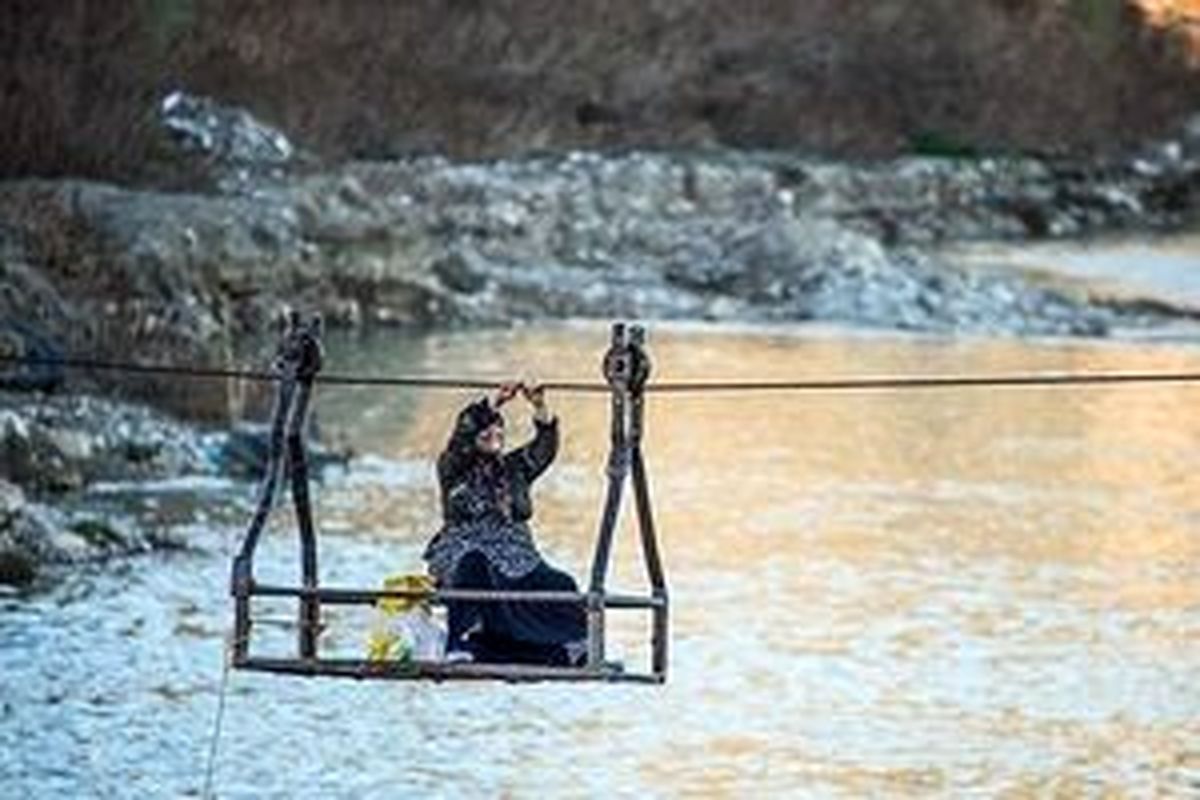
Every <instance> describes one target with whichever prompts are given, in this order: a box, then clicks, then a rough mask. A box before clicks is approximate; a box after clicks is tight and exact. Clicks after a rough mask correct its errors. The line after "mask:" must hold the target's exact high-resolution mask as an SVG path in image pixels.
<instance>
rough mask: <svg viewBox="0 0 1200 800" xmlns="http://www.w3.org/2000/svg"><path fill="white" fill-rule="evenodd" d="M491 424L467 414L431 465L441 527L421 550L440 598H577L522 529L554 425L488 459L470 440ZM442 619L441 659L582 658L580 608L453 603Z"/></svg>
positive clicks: (475, 407)
mask: <svg viewBox="0 0 1200 800" xmlns="http://www.w3.org/2000/svg"><path fill="white" fill-rule="evenodd" d="M498 418H499V414H498V413H497V412H496V411H495V409H493V408H492V407H491V405H490V404H489V403H488V402H487V401H486V400H481V401H479V402H476V403H473V404H471V405H469V406H467V407H466V408H465V409H463V411H462V412H461V413H460V414H459V415H458V421H457V423H456V424H455V427H454V432H453V434H452V435H451V437H450V442H449V444H447V446H446V449H445V450H444V451H443V452H442V454H441V456H440V457H439V458H438V484H439V487H440V489H441V496H442V518H443V526H442V529H441V530H440V531H438V533H437V535H436V536H434V537H433V539H432V541H430V543H429V545H428V547H427V548H426V549H425V560H426V562H427V563H428V564H429V571H430V572H431V573H432V574H433V576H434V577H435V578H436V579H437V581H438V585H439V586H443V587H446V588H455V589H493V590H506V591H507V590H514V591H517V590H519V591H572V592H573V591H576V590H577V587H576V584H575V580H574V579H573V578H572V577H571V576H570V575H568V574H566V573H565V572H562V571H560V570H557V569H555V568H553V567H551V566H550V565H549V564H547V563H546V562H545V561H544V560H543V559H542V557H541V554H540V553H538V550H537V547H536V546H535V545H534V542H533V535H532V534H531V532H530V530H529V524H528V522H529V518H530V517H531V516H532V515H533V503H532V501H531V499H530V496H529V489H530V486H531V485H532V483H533V482H534V481H535V480H536V479H537V478H538V476H540V475H541V474H542V473H543V472H545V471H546V468H547V467H549V466H550V464H551V462H552V461H554V457H555V455H556V454H557V453H558V423H557V421H550V422H542V421H537V422H535V424H536V426H537V433H536V435H535V436H534V438H533V440H532V441H530V442H529V443H528V444H526V445H525V446H523V447H521V448H518V449H516V450H513V451H511V452H509V453H506V454H504V455H488V454H485V453H483V452H481V451H480V450H479V449H478V448H477V447H476V444H475V443H476V439H477V437H478V436H479V434H480V432H482V431H483V430H485V429H486V428H487V427H488V426H489V425H491V424H492V423H493V422H495V421H496V420H497V419H498ZM448 611H449V631H448V634H449V635H448V642H447V649H448V650H460V651H463V650H465V651H467V652H469V653H471V654H472V655H473V656H474V658H475V660H476V661H485V662H493V663H496V662H502V663H537V664H555V665H565V664H575V663H578V662H579V661H580V660H581V659H582V658H583V656H584V653H585V652H586V646H585V637H586V631H587V627H586V621H585V618H584V614H583V609H582V608H581V607H579V606H575V605H570V604H564V603H538V602H500V603H474V602H452V603H449V604H448Z"/></svg>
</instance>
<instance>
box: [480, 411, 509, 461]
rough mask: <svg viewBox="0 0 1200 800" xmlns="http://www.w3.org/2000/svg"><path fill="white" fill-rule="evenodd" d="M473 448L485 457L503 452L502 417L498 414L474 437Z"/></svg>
mask: <svg viewBox="0 0 1200 800" xmlns="http://www.w3.org/2000/svg"><path fill="white" fill-rule="evenodd" d="M475 447H476V449H478V450H479V451H480V452H482V453H485V454H487V455H493V456H494V455H500V453H501V452H502V451H503V450H504V417H501V416H500V415H499V414H497V415H496V417H495V418H494V419H493V420H492V421H491V423H490V424H489V425H488V426H487V427H485V428H484V429H483V430H481V431H480V432H479V435H478V436H476V437H475Z"/></svg>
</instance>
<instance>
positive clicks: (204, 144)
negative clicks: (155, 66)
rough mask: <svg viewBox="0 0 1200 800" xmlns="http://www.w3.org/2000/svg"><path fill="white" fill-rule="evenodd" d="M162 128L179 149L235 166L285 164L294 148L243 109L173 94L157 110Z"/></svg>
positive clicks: (293, 152) (210, 99)
mask: <svg viewBox="0 0 1200 800" xmlns="http://www.w3.org/2000/svg"><path fill="white" fill-rule="evenodd" d="M159 117H160V119H161V121H162V124H163V127H164V128H166V129H167V130H168V131H169V132H170V133H171V135H172V136H173V137H174V138H175V140H176V141H178V142H179V143H180V144H181V146H183V147H184V148H186V149H187V150H189V151H192V152H198V153H202V154H204V155H206V156H210V157H212V158H215V159H219V160H222V161H225V162H228V163H231V164H235V165H264V164H285V163H287V162H288V161H290V160H291V159H292V157H293V156H294V155H295V148H294V147H293V146H292V143H291V142H290V141H289V140H288V138H287V136H285V135H284V134H283V133H281V132H280V131H278V130H276V129H275V128H272V127H271V126H269V125H266V124H264V123H262V122H260V121H259V120H257V119H255V118H254V117H253V116H252V115H251V114H250V112H249V111H247V110H245V109H244V108H237V107H235V106H229V105H225V104H223V103H219V102H217V101H216V100H213V99H212V98H208V97H202V96H199V95H194V94H191V93H188V92H184V91H175V92H171V93H170V94H168V95H167V96H166V97H164V98H163V100H162V103H161V105H160V106H159Z"/></svg>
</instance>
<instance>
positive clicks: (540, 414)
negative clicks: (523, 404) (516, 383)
mask: <svg viewBox="0 0 1200 800" xmlns="http://www.w3.org/2000/svg"><path fill="white" fill-rule="evenodd" d="M521 394H522V395H523V396H524V397H525V399H526V400H527V401H529V405H531V406H533V416H534V419H538V420H541V421H542V422H549V421H550V409H549V408H548V407H547V406H546V387H545V386H542V385H541V384H539V383H526V384H522V386H521Z"/></svg>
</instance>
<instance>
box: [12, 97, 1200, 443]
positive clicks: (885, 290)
mask: <svg viewBox="0 0 1200 800" xmlns="http://www.w3.org/2000/svg"><path fill="white" fill-rule="evenodd" d="M258 140H261V141H267V142H268V143H271V144H273V145H275V146H274V147H273V149H272V154H273V160H271V161H270V162H269V163H267V164H266V165H265V166H264V165H263V164H261V163H260V164H251V165H250V166H246V162H245V160H244V159H243V161H242V162H241V164H242V165H241V166H237V165H232V166H231V165H225V164H221V163H220V162H219V159H215V160H214V161H213V162H212V163H213V165H214V170H213V173H212V174H213V180H212V181H211V183H210V184H208V187H209V188H207V189H205V190H196V191H191V192H162V191H151V190H144V189H134V188H126V187H119V186H113V185H105V184H98V183H90V182H83V181H54V182H50V181H38V180H26V181H14V182H8V183H4V184H2V185H0V220H3V224H2V225H0V285H3V286H4V290H3V291H2V292H0V313H2V314H3V319H4V321H5V323H6V330H5V331H4V334H5V338H6V339H7V340H8V344H7V347H8V349H9V350H10V351H16V352H28V351H30V350H33V349H36V348H37V347H43V348H49V349H51V350H58V351H66V352H73V353H89V354H106V355H111V354H114V353H116V354H121V355H123V356H130V357H133V358H135V359H138V360H142V361H147V362H153V361H165V362H172V363H194V364H202V365H212V364H226V363H228V362H229V361H230V360H231V359H232V358H233V357H234V354H235V352H236V350H237V349H238V348H237V346H236V345H237V343H238V342H241V341H243V340H244V339H245V338H246V337H247V336H248V335H251V334H260V333H261V332H263V331H264V330H265V329H267V327H268V320H269V319H270V317H271V316H272V315H273V314H274V313H275V312H276V310H277V309H278V308H279V307H280V305H281V304H285V303H290V304H299V305H303V306H308V307H313V308H316V309H318V310H320V311H322V312H324V313H325V315H326V317H327V318H328V320H329V321H330V322H331V324H334V325H365V324H377V325H413V326H428V325H477V324H505V323H509V322H511V321H513V320H520V319H534V318H546V317H551V318H554V317H613V316H633V317H642V318H666V319H680V318H689V319H693V318H700V319H708V320H735V321H770V322H788V321H797V320H829V321H836V322H843V323H849V324H861V325H872V326H882V327H892V328H901V329H907V330H929V331H966V332H984V333H1000V334H1013V335H1023V334H1052V335H1059V334H1061V335H1077V334H1082V335H1103V334H1105V333H1106V332H1107V331H1109V330H1111V329H1113V328H1114V327H1120V326H1128V325H1134V326H1137V325H1145V324H1155V323H1156V322H1158V321H1161V319H1162V318H1163V314H1164V313H1167V312H1169V310H1163V309H1159V310H1158V311H1155V312H1148V311H1147V310H1146V309H1145V308H1144V307H1142V306H1138V305H1137V304H1133V305H1131V306H1121V305H1116V304H1112V303H1107V302H1099V301H1097V300H1096V299H1095V298H1090V297H1088V296H1086V294H1078V293H1076V294H1069V293H1065V292H1064V291H1062V290H1055V289H1050V288H1047V287H1044V286H1040V285H1036V284H1033V283H1030V282H1028V281H1023V280H1021V279H1020V278H1018V277H1014V276H1011V275H997V274H989V273H984V272H980V271H978V270H970V269H964V268H961V267H959V266H957V265H955V264H952V263H947V262H946V261H945V260H944V259H941V258H938V257H936V256H934V255H932V254H931V251H930V250H929V249H928V247H927V245H931V244H945V243H947V242H958V241H970V240H980V239H1005V240H1010V241H1023V240H1031V239H1044V238H1047V237H1064V236H1081V235H1086V234H1089V233H1096V232H1101V231H1113V230H1120V229H1133V230H1150V229H1169V228H1171V227H1174V226H1178V225H1180V224H1183V223H1184V222H1186V221H1187V220H1189V219H1195V215H1196V208H1197V197H1198V196H1200V120H1196V121H1193V122H1192V123H1191V124H1189V125H1188V126H1187V127H1186V128H1185V129H1184V130H1182V131H1181V132H1180V135H1179V136H1178V137H1177V138H1176V139H1173V140H1171V141H1169V142H1164V143H1159V144H1157V145H1155V146H1154V147H1151V148H1147V149H1146V151H1145V152H1144V153H1143V154H1141V155H1139V156H1138V157H1134V158H1130V159H1128V160H1126V161H1123V162H1119V163H1115V162H1112V163H1110V162H1105V163H1099V162H1078V163H1065V162H1055V163H1052V162H1047V161H1039V160H1029V159H983V160H950V159H902V160H897V161H890V162H883V163H876V164H869V165H853V164H834V163H828V162H820V161H811V160H806V159H803V158H800V157H794V156H789V155H782V154H753V153H714V152H697V153H649V152H632V153H626V154H620V155H599V154H592V153H569V154H565V155H559V156H546V157H541V158H529V159H523V160H507V161H493V162H474V163H461V162H452V161H448V160H446V159H444V158H440V157H422V158H413V159H409V160H406V161H400V162H387V163H380V162H371V163H350V164H345V165H339V166H330V167H316V166H314V165H313V164H312V163H311V162H306V165H304V166H298V165H297V164H296V163H295V159H291V160H290V161H289V160H288V159H289V158H291V156H290V153H291V150H290V149H287V150H280V148H279V146H278V141H279V140H278V139H276V138H273V137H268V136H266V135H265V134H264V135H263V136H260V137H259V138H258ZM258 140H256V141H258ZM284 141H285V142H286V140H284ZM289 148H290V145H289ZM279 153H283V155H279ZM281 160H282V161H283V163H282V164H281V163H280V162H281ZM127 388H128V389H129V390H130V391H132V392H133V393H134V395H135V397H137V396H140V397H142V398H144V399H152V400H153V402H154V403H155V404H157V405H159V406H160V407H165V408H169V409H171V410H173V411H177V412H179V413H182V414H185V415H188V416H193V417H204V418H209V419H227V418H229V417H230V416H236V415H237V411H238V409H237V403H236V402H234V401H236V400H237V398H236V397H235V396H234V389H233V388H232V387H230V386H228V385H225V384H222V383H221V382H215V383H208V384H206V385H203V386H192V385H187V386H181V385H179V384H178V383H177V382H165V381H150V380H146V381H139V383H138V384H137V385H136V386H133V387H127Z"/></svg>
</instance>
